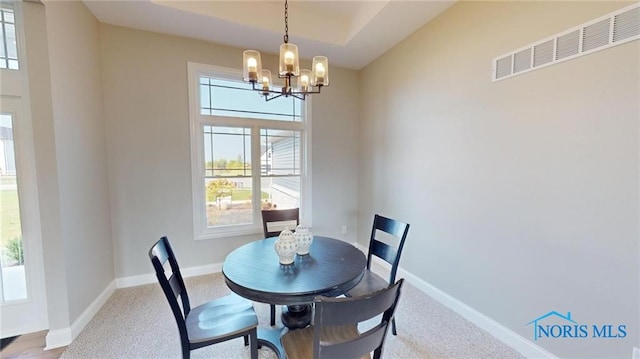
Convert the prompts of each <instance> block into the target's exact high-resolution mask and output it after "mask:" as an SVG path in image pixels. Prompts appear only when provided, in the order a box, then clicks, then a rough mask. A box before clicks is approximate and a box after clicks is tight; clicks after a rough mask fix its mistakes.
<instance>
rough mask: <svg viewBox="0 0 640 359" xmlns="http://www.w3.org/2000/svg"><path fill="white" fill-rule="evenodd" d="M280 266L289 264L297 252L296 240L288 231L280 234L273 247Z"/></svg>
mask: <svg viewBox="0 0 640 359" xmlns="http://www.w3.org/2000/svg"><path fill="white" fill-rule="evenodd" d="M274 248H275V250H276V253H277V254H278V259H279V260H280V264H291V263H293V259H294V257H295V255H296V251H297V250H298V240H297V239H296V237H295V235H294V234H293V232H291V231H290V230H288V229H285V230H284V231H282V232H280V235H279V236H278V239H276V244H275V245H274Z"/></svg>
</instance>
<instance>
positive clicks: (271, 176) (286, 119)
mask: <svg viewBox="0 0 640 359" xmlns="http://www.w3.org/2000/svg"><path fill="white" fill-rule="evenodd" d="M241 78H242V73H241V72H240V71H239V70H238V71H236V70H230V69H223V68H218V67H213V66H207V65H201V64H193V63H189V83H190V85H189V97H190V101H191V105H190V106H191V108H190V123H191V164H192V180H193V208H194V211H193V214H194V230H195V237H196V238H197V239H206V238H216V237H228V236H233V235H244V234H253V233H262V217H261V213H260V211H261V210H262V209H276V208H277V209H287V208H295V207H298V208H301V216H305V210H304V209H305V208H308V207H307V206H306V202H307V196H306V195H305V193H306V191H307V190H308V185H307V183H306V180H305V179H306V177H305V173H306V168H305V165H307V164H308V162H307V161H306V157H305V153H306V152H307V151H305V148H306V147H305V145H306V143H307V141H306V140H305V139H306V138H307V125H308V121H309V120H308V118H307V116H305V103H304V102H303V101H300V100H298V99H295V98H292V97H281V98H278V99H275V100H272V101H269V102H267V101H265V100H264V98H263V97H261V96H260V95H259V93H257V92H255V91H253V90H251V86H250V85H248V84H246V83H244V82H242V81H241ZM307 101H309V100H307ZM292 229H293V228H292Z"/></svg>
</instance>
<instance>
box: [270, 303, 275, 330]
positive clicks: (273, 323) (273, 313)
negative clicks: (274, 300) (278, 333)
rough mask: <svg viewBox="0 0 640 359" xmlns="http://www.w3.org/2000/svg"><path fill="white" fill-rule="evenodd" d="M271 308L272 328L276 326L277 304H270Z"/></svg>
mask: <svg viewBox="0 0 640 359" xmlns="http://www.w3.org/2000/svg"><path fill="white" fill-rule="evenodd" d="M270 306H271V326H274V325H276V306H275V304H270Z"/></svg>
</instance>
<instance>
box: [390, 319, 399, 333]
mask: <svg viewBox="0 0 640 359" xmlns="http://www.w3.org/2000/svg"><path fill="white" fill-rule="evenodd" d="M391 333H392V334H393V335H398V332H397V331H396V317H393V318H391Z"/></svg>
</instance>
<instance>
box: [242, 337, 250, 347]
mask: <svg viewBox="0 0 640 359" xmlns="http://www.w3.org/2000/svg"><path fill="white" fill-rule="evenodd" d="M243 338H244V346H245V347H246V346H247V345H249V336H248V335H245V336H244V337H243Z"/></svg>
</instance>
